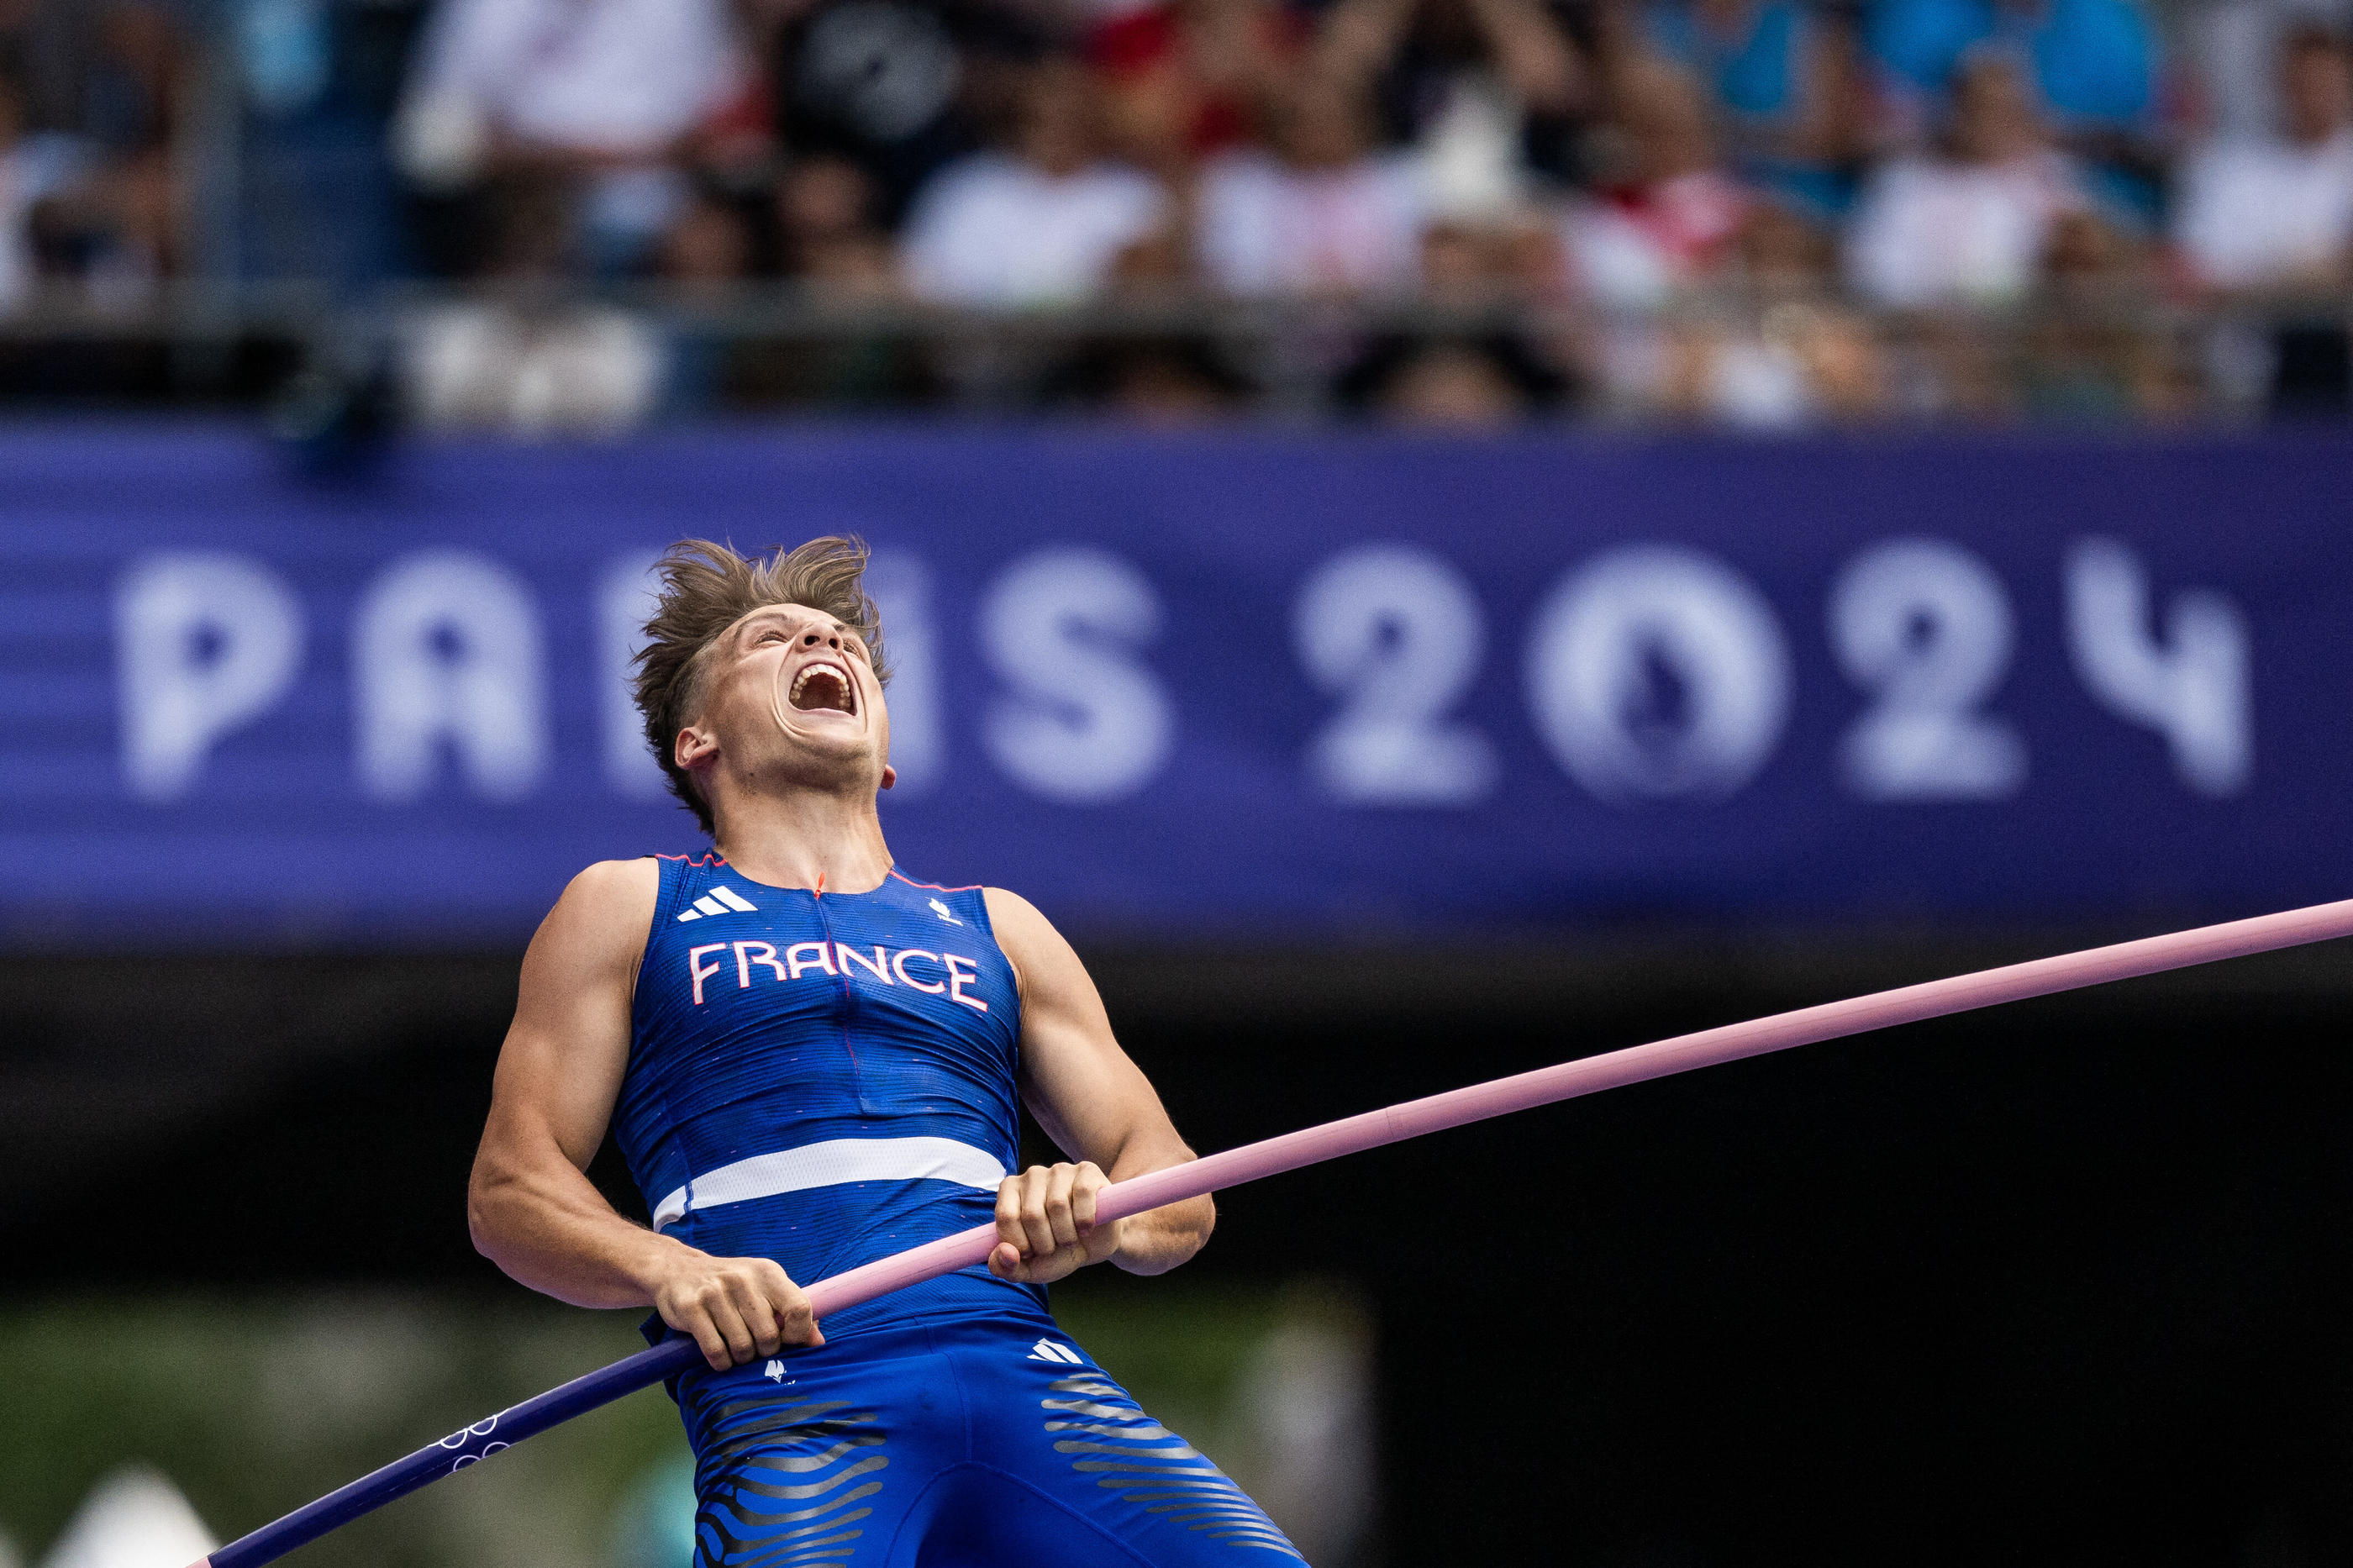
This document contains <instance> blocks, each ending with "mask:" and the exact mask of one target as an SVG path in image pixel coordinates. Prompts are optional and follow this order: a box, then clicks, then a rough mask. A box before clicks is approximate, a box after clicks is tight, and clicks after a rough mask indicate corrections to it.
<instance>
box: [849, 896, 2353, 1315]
mask: <svg viewBox="0 0 2353 1568" xmlns="http://www.w3.org/2000/svg"><path fill="white" fill-rule="evenodd" d="M2339 936H2353V899H2348V900H2342V901H2340V902H2337V903H2333V904H2315V905H2312V906H2311V907H2310V908H2308V909H2301V910H2285V911H2284V912H2282V913H2279V914H2275V915H2258V916H2256V917H2255V918H2254V919H2253V920H2243V921H2229V922H2227V923H2225V924H2222V925H2211V926H2200V927H2198V928H2197V929H2196V930H2194V931H2174V932H2172V933H2170V934H2168V935H2166V936H2151V937H2143V938H2142V939H2140V940H2139V941H2137V942H2118V943H2116V945H2114V946H2112V947H2095V948H2090V949H2087V950H2086V951H2084V952H2070V953H2063V954H2061V955H2060V956H2059V957H2056V958H2038V959H2035V960H2032V961H2031V962H2030V963H2012V964H2009V965H2006V966H2005V967H2003V968H2000V969H1987V970H1981V971H1979V972H1978V973H1975V974H1957V975H1955V976H1953V977H1952V978H1950V979H1948V980H1931V981H1928V982H1926V983H1925V984H1919V985H1906V986H1904V987H1902V988H1900V989H1898V990H1894V991H1878V992H1873V994H1870V995H1868V996H1857V997H1853V998H1852V999H1850V1000H1848V1001H1844V1002H1826V1003H1823V1004H1822V1005H1820V1006H1818V1007H1800V1008H1799V1009H1798V1010H1797V1011H1795V1012H1793V1013H1777V1014H1775V1015H1773V1016H1771V1017H1769V1018H1754V1019H1751V1020H1749V1021H1748V1022H1747V1023H1745V1024H1727V1025H1725V1026H1723V1027H1722V1028H1716V1029H1702V1030H1700V1031H1699V1032H1698V1033H1697V1034H1693V1035H1678V1036H1676V1037H1674V1038H1672V1039H1668V1040H1658V1041H1654V1042H1653V1043H1651V1044H1650V1045H1647V1046H1634V1047H1629V1048H1628V1049H1625V1050H1622V1051H1609V1052H1607V1053H1605V1054H1603V1055H1601V1056H1597V1057H1584V1058H1579V1059H1578V1060H1576V1061H1573V1062H1564V1063H1562V1064H1561V1065H1559V1066H1558V1067H1549V1068H1537V1069H1536V1070H1535V1071H1534V1072H1524V1073H1520V1074H1517V1075H1516V1076H1514V1077H1512V1078H1499V1079H1494V1080H1493V1082H1490V1083H1480V1084H1472V1086H1471V1087H1470V1088H1468V1089H1450V1090H1449V1091H1447V1092H1446V1093H1444V1094H1433V1095H1431V1096H1430V1097H1429V1098H1428V1099H1427V1100H1407V1101H1406V1102H1405V1103H1404V1104H1402V1105H1392V1106H1390V1107H1389V1108H1388V1109H1387V1110H1368V1111H1366V1112H1365V1113H1364V1114H1363V1115H1361V1116H1350V1117H1346V1118H1345V1119H1343V1120H1341V1121H1327V1122H1325V1123H1324V1125H1322V1126H1321V1127H1309V1128H1306V1129H1303V1131H1297V1132H1286V1133H1284V1134H1283V1135H1282V1137H1280V1138H1269V1139H1267V1140H1266V1141H1265V1142H1261V1143H1246V1144H1244V1145H1242V1146H1241V1147H1240V1148H1239V1149H1229V1150H1227V1151H1225V1152H1223V1153H1220V1154H1211V1155H1209V1156H1208V1157H1207V1158H1205V1159H1200V1160H1196V1161H1194V1162H1193V1163H1190V1164H1187V1165H1174V1166H1171V1167H1170V1168H1168V1169H1167V1170H1165V1171H1155V1172H1153V1173H1151V1174H1149V1175H1144V1176H1134V1177H1131V1178H1129V1179H1128V1180H1126V1181H1124V1182H1116V1183H1113V1184H1112V1185H1111V1186H1109V1187H1106V1188H1105V1189H1104V1190H1103V1195H1102V1197H1101V1198H1099V1199H1098V1200H1097V1202H1096V1205H1095V1213H1096V1215H1098V1216H1099V1217H1101V1218H1103V1219H1119V1218H1124V1216H1126V1215H1132V1214H1141V1213H1143V1212H1144V1211H1145V1210H1146V1209H1154V1208H1158V1207H1159V1206H1160V1205H1163V1204H1172V1203H1176V1202H1178V1201H1179V1200H1181V1199H1184V1198H1191V1197H1198V1196H1199V1195H1200V1194H1203V1193H1211V1192H1216V1191H1218V1190H1219V1189H1220V1188H1224V1187H1233V1186H1240V1184H1242V1183H1244V1182H1255V1181H1257V1180H1259V1179H1260V1178H1261V1177H1264V1176H1271V1175H1276V1174H1279V1173H1282V1172H1284V1171H1295V1170H1297V1169H1299V1168H1300V1167H1301V1166H1303V1165H1313V1164H1317V1163H1321V1162H1323V1161H1325V1160H1333V1159H1337V1158H1338V1157H1339V1156H1341V1155H1343V1154H1355V1153H1358V1152H1362V1151H1364V1150H1366V1149H1377V1148H1379V1147H1380V1146H1381V1145H1382V1144H1384V1143H1395V1142H1400V1141H1402V1140H1404V1139H1408V1138H1419V1137H1420V1136H1421V1135H1422V1134H1423V1133H1425V1132H1439V1131H1444V1130H1445V1129H1447V1128H1450V1127H1461V1126H1463V1125H1465V1124H1466V1123H1469V1122H1472V1121H1485V1120H1487V1119H1488V1118H1489V1117H1491V1116H1504V1115H1507V1114H1509V1113H1510V1112H1512V1111H1514V1110H1533V1109H1535V1107H1536V1106H1539V1105H1550V1104H1553V1103H1554V1102H1555V1101H1556V1100H1574V1099H1576V1098H1577V1096H1579V1095H1584V1094H1594V1093H1598V1092H1599V1091H1600V1090H1602V1089H1619V1088H1622V1087H1623V1086H1625V1085H1627V1084H1630V1083H1641V1082H1644V1081H1646V1080H1648V1079H1654V1078H1665V1077H1667V1076H1669V1075H1670V1074H1672V1073H1679V1072H1689V1071H1691V1070H1692V1069H1693V1068H1704V1067H1714V1066H1715V1065H1716V1064H1718V1063H1720V1062H1734V1061H1739V1060H1741V1059H1743V1058H1747V1057H1761V1056H1765V1055H1767V1054H1768V1053H1770V1052H1773V1051H1785V1050H1788V1048H1789V1047H1792V1046H1805V1045H1812V1044H1814V1043H1815V1042H1817V1041H1820V1040H1835V1039H1838V1038H1841V1037H1843V1036H1847V1035H1860V1034H1864V1033H1867V1032H1868V1031H1870V1030H1873V1029H1884V1028H1887V1027H1888V1026H1891V1025H1895V1024H1913V1023H1918V1022H1919V1021H1921V1020H1922V1019H1925V1018H1941V1017H1944V1016H1947V1015H1948V1014H1952V1013H1966V1012H1969V1011H1971V1010H1973V1009H1975V1008H1978V1007H1991V1006H1994V1005H1997V1004H1999V1003H2003V1002H2021V1001H2024V1000H2025V999H2026V998H2028V997H2030V996H2047V995H2050V994H2052V993H2054V992H2060V991H2073V990H2076V989H2079V988H2081V987H2083V986H2085V985H2098V984H2104V983H2105V982H2107V981H2111V980H2128V979H2130V978H2132V977H2133V976H2135V975H2138V974H2155V973H2158V972H2159V971H2162V970H2168V969H2187V968H2189V967H2190V966H2191V965H2193V964H2199V963H2213V962H2214V961H2215V960H2217V959H2223V958H2238V957H2242V956H2244V955H2246V954H2248V953H2255V952H2270V951H2272V950H2273V949H2274V948H2282V947H2295V946H2298V945H2301V944H2303V943H2305V942H2326V941H2327V940H2328V939H2329V938H2331V937H2339ZM996 1238H997V1229H996V1227H995V1226H975V1227H973V1228H972V1229H970V1230H966V1231H959V1232H958V1233H956V1234H955V1235H954V1236H947V1237H941V1238H940V1239H939V1240H937V1241H934V1242H931V1243H928V1244H926V1245H925V1246H923V1247H914V1248H913V1249H911V1250H909V1251H906V1252H902V1253H900V1254H898V1255H897V1256H895V1257H892V1258H881V1259H880V1260H878V1261H876V1262H873V1263H870V1264H867V1265H866V1266H865V1267H864V1268H853V1269H850V1270H849V1272H848V1273H846V1274H837V1275H835V1276H834V1277H833V1278H832V1279H826V1280H822V1281H820V1282H819V1283H818V1285H816V1286H815V1287H814V1288H812V1289H810V1291H809V1298H810V1300H811V1302H812V1303H813V1304H814V1305H815V1307H816V1309H817V1315H818V1317H819V1318H820V1319H821V1318H823V1317H824V1316H825V1315H826V1314H827V1313H828V1312H835V1311H839V1310H841V1309H842V1308H844V1307H849V1306H854V1305H856V1304H857V1303H859V1302H860V1301H866V1300H872V1299H873V1298H874V1297H876V1296H880V1295H882V1294H884V1293H885V1292H888V1291H892V1290H897V1289H902V1288H904V1287H906V1286H909V1285H913V1284H918V1283H920V1282H922V1281H923V1280H925V1279H934V1278H936V1277H938V1276H939V1275H942V1274H945V1273H949V1272H951V1271H953V1270H955V1269H958V1268H966V1267H968V1266H969V1265H972V1264H975V1263H978V1262H980V1261H982V1260H983V1259H985V1258H987V1256H988V1253H989V1249H990V1248H991V1247H994V1246H995V1245H996Z"/></svg>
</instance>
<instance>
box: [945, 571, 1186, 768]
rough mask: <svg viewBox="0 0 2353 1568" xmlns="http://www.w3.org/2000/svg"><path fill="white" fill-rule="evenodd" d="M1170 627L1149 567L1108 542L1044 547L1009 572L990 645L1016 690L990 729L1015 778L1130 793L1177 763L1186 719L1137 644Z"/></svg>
mask: <svg viewBox="0 0 2353 1568" xmlns="http://www.w3.org/2000/svg"><path fill="white" fill-rule="evenodd" d="M1159 634H1160V599H1159V595H1156V594H1155V593H1154V592H1153V589H1152V584H1150V583H1149V582H1148V581H1146V580H1145V576H1144V574H1142V573H1141V572H1139V571H1137V570H1136V569H1135V568H1134V566H1132V565H1130V564H1129V563H1127V562H1125V561H1123V560H1121V559H1120V558H1119V557H1118V556H1116V555H1112V554H1109V553H1107V552H1103V551H1101V550H1081V549H1058V550H1048V551H1041V552H1039V553H1038V554H1035V555H1032V556H1030V557H1029V558H1028V559H1026V560H1024V561H1021V562H1019V563H1017V564H1015V565H1014V566H1012V567H1011V568H1009V569H1008V571H1007V572H1006V573H1005V574H1004V575H1003V576H1001V577H999V578H998V579H997V584H996V585H995V586H994V587H993V588H991V589H990V590H989V593H988V595H987V599H986V600H985V601H984V603H983V604H982V606H981V614H980V641H981V649H982V652H983V653H984V654H986V655H987V659H988V662H989V664H990V666H991V667H992V668H994V669H995V670H996V671H997V676H998V678H999V679H1002V680H1003V681H1004V682H1005V685H1006V687H1007V693H1006V695H1004V696H1001V697H999V698H997V700H996V701H994V702H993V703H991V704H990V705H989V709H988V711H987V716H986V719H985V721H984V723H983V726H982V734H983V736H984V738H985V739H986V741H987V745H988V752H989V755H990V757H991V758H992V759H994V760H995V762H996V763H997V767H998V769H999V770H1001V771H1002V772H1003V773H1005V775H1006V776H1007V777H1008V778H1010V779H1012V780H1013V781H1014V782H1015V783H1017V784H1021V785H1022V786H1023V787H1024V788H1027V789H1029V790H1030V791H1032V792H1033V793H1035V794H1038V795H1044V796H1045V797H1046V798H1048V799H1049V800H1058V801H1067V802H1072V803H1082V802H1097V801H1109V800H1118V799H1121V798H1123V797H1124V796H1127V795H1134V793H1135V792H1136V791H1138V790H1140V789H1142V788H1144V786H1145V785H1146V784H1150V783H1151V782H1152V780H1153V778H1154V776H1155V774H1157V773H1159V772H1160V770H1161V768H1162V766H1163V765H1164V764H1165V763H1166V762H1167V760H1168V753H1169V752H1170V750H1171V749H1172V747H1173V745H1174V743H1175V740H1176V719H1175V714H1174V711H1173V709H1172V706H1171V704H1170V702H1169V700H1168V697H1167V694H1166V692H1165V691H1163V690H1162V689H1161V686H1160V682H1159V681H1158V679H1155V677H1154V676H1153V674H1152V672H1151V671H1150V670H1149V669H1146V668H1145V667H1144V666H1143V665H1141V664H1139V663H1137V662H1136V661H1135V660H1134V658H1132V657H1130V656H1131V655H1132V653H1133V651H1134V649H1136V648H1138V647H1144V646H1145V645H1146V644H1148V643H1150V642H1151V641H1152V640H1153V639H1154V638H1155V637H1158V636H1159Z"/></svg>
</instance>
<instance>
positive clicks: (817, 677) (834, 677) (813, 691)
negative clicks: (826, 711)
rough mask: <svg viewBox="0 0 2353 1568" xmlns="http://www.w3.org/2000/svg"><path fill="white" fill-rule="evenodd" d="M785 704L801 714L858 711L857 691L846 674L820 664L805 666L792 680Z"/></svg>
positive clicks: (841, 669)
mask: <svg viewBox="0 0 2353 1568" xmlns="http://www.w3.org/2000/svg"><path fill="white" fill-rule="evenodd" d="M787 700H789V701H790V702H791V703H792V705H793V706H794V707H796V708H797V709H799V710H801V711H803V712H805V713H811V712H815V711H817V710H818V709H821V708H830V709H832V710H834V711H835V712H837V713H855V712H857V711H858V688H857V686H856V684H855V683H853V682H852V681H851V680H850V679H849V671H848V670H847V669H844V668H842V667H841V666H839V665H838V664H827V663H824V662H822V661H819V662H818V663H816V664H812V665H809V666H807V668H804V669H803V670H802V671H801V672H800V673H799V674H798V675H797V676H795V677H794V678H793V689H792V692H791V694H790V696H789V697H788V699H787Z"/></svg>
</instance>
